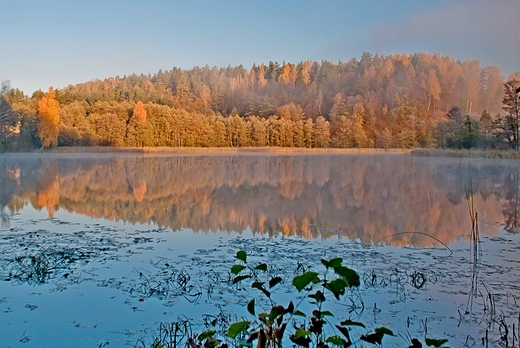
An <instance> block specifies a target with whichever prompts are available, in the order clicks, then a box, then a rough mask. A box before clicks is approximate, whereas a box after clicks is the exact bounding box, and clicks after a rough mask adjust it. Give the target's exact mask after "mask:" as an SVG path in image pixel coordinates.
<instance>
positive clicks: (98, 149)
mask: <svg viewBox="0 0 520 348" xmlns="http://www.w3.org/2000/svg"><path fill="white" fill-rule="evenodd" d="M118 152H121V153H248V152H253V153H411V150H410V149H364V148H362V149H358V148H349V149H334V148H332V149H331V148H297V147H112V146H60V147H54V148H49V149H43V150H37V151H32V152H31V153H118ZM6 153H10V152H6Z"/></svg>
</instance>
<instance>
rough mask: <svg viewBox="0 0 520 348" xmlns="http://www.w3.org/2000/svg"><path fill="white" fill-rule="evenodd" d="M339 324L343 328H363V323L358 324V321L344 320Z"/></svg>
mask: <svg viewBox="0 0 520 348" xmlns="http://www.w3.org/2000/svg"><path fill="white" fill-rule="evenodd" d="M340 324H341V325H343V326H360V327H363V328H364V327H365V325H364V324H363V323H360V322H359V321H352V320H350V319H347V320H344V321H342V322H341V323H340Z"/></svg>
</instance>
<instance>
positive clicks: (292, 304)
mask: <svg viewBox="0 0 520 348" xmlns="http://www.w3.org/2000/svg"><path fill="white" fill-rule="evenodd" d="M283 312H284V314H285V313H291V314H292V313H293V312H294V303H293V302H292V301H291V302H289V305H287V308H285V309H284V311H283Z"/></svg>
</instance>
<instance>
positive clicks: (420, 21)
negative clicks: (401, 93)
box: [0, 0, 520, 95]
mask: <svg viewBox="0 0 520 348" xmlns="http://www.w3.org/2000/svg"><path fill="white" fill-rule="evenodd" d="M519 14H520V1H519V0H431V1H422V0H421V1H418V0H395V1H390V0H388V1H384V0H383V1H374V0H285V1H274V0H262V1H259V0H218V1H217V0H213V1H209V0H181V1H178V0H148V1H144V0H142V1H135V0H89V1H77V0H63V1H57V0H46V1H41V0H19V1H15V0H0V80H9V81H10V82H11V87H13V88H18V89H20V90H22V91H24V92H25V93H26V94H27V95H31V94H32V93H33V92H34V91H36V90H38V89H41V90H43V91H46V90H47V89H48V88H49V87H50V86H53V87H55V88H64V87H66V86H68V85H69V84H77V83H81V82H86V81H90V80H92V79H105V78H108V77H110V76H113V77H115V76H124V75H130V74H133V73H136V74H155V73H157V72H158V71H159V69H162V70H171V69H172V68H173V67H179V68H182V69H191V68H193V67H194V66H205V65H208V66H210V67H213V66H217V67H227V66H228V65H231V66H238V65H242V66H243V67H244V68H246V69H249V68H251V66H252V65H253V63H256V64H257V65H258V64H260V63H264V64H267V63H268V62H269V61H273V62H279V63H282V62H284V61H285V62H290V63H298V62H301V61H305V60H314V61H318V62H320V61H322V60H328V61H333V62H338V61H340V60H341V61H343V62H346V61H348V60H350V59H351V58H356V59H359V58H360V57H361V55H362V54H363V52H370V53H372V54H376V53H379V54H382V55H390V54H396V53H399V54H401V53H408V54H413V53H417V52H428V53H432V54H433V53H437V52H439V53H441V54H443V55H450V56H452V57H454V58H455V59H456V60H460V61H464V60H466V59H479V60H480V63H481V66H482V67H483V66H487V65H494V66H497V67H498V68H500V70H501V72H502V75H503V76H504V77H505V78H507V76H508V75H509V74H511V73H513V72H517V71H520V20H519V19H518V18H519V17H518V16H519Z"/></svg>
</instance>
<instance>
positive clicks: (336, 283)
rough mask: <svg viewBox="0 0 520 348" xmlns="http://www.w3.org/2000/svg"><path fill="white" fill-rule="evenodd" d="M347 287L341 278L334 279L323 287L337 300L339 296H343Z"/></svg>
mask: <svg viewBox="0 0 520 348" xmlns="http://www.w3.org/2000/svg"><path fill="white" fill-rule="evenodd" d="M347 287H348V283H347V282H346V281H345V280H344V279H342V278H338V279H334V280H333V281H331V282H329V283H327V284H326V285H325V288H326V289H327V290H329V291H330V292H332V293H333V294H334V297H336V299H337V300H339V297H340V296H341V295H344V294H345V288H347Z"/></svg>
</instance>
